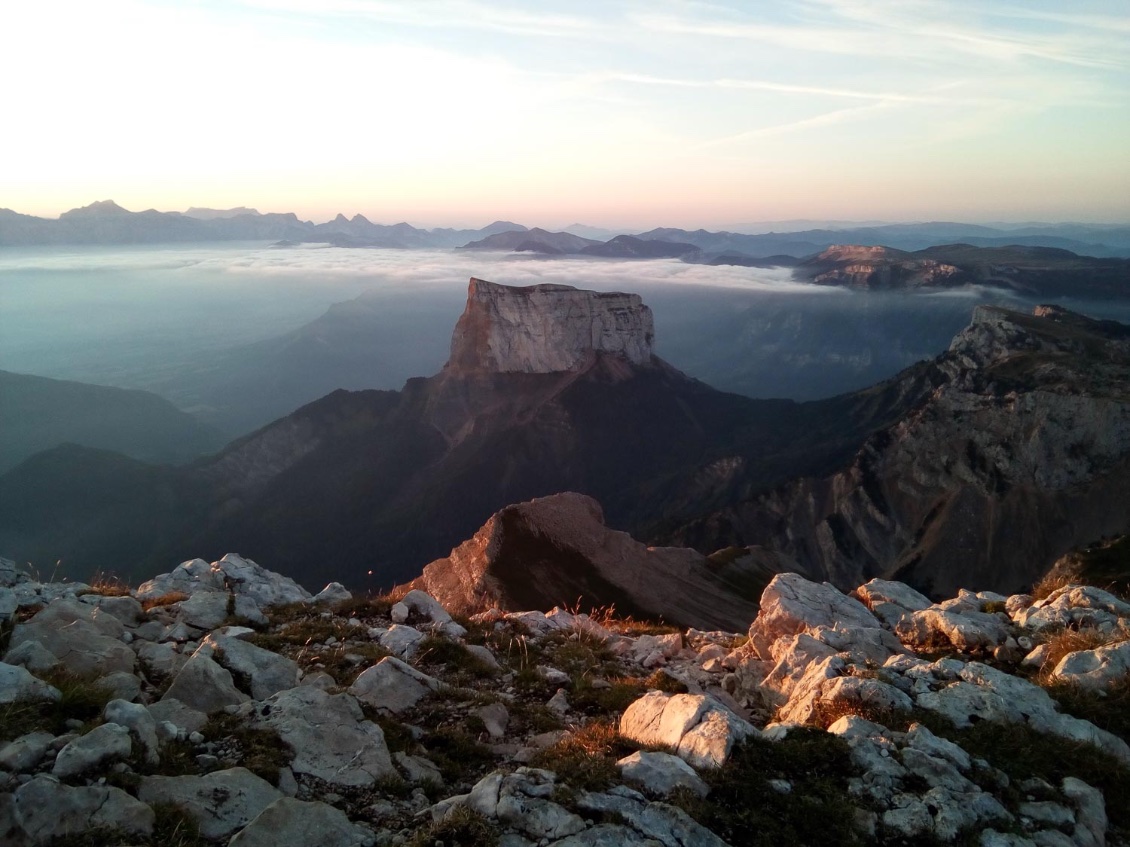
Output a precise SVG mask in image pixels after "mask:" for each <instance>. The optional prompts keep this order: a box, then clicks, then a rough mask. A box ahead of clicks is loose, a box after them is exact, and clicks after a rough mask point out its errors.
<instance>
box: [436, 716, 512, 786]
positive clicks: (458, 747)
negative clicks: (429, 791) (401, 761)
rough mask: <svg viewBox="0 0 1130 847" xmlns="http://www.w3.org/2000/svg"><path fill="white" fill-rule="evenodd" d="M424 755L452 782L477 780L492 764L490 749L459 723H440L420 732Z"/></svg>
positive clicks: (445, 778)
mask: <svg viewBox="0 0 1130 847" xmlns="http://www.w3.org/2000/svg"><path fill="white" fill-rule="evenodd" d="M423 743H424V746H425V747H426V748H427V751H428V752H427V757H428V758H429V759H431V761H432V762H434V763H435V765H436V767H438V768H439V772H440V774H442V775H443V778H444V780H445V781H446V782H447V783H448V784H449V785H452V786H455V785H459V784H460V783H469V782H474V781H476V780H478V778H479V777H481V776H482V775H483V774H484V773H486V771H487V770H489V769H490V767H491V766H492V765H493V764H494V757H493V756H492V755H491V752H490V750H488V749H487V748H486V747H484V746H483V745H482V744H480V743H479V742H478V741H477V740H476V739H475V737H474V736H472V735H469V734H468V733H466V732H464V731H463V730H462V729H460V728H459V727H453V726H441V727H438V728H437V729H434V730H432V731H431V732H429V733H428V734H427V735H425V736H424V741H423Z"/></svg>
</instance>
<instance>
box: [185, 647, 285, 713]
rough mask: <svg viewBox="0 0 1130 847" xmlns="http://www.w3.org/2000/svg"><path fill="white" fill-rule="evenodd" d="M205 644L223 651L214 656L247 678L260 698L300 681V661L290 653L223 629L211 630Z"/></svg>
mask: <svg viewBox="0 0 1130 847" xmlns="http://www.w3.org/2000/svg"><path fill="white" fill-rule="evenodd" d="M205 645H206V646H208V647H210V648H212V649H213V650H217V651H219V655H218V656H217V657H214V658H215V659H216V660H217V661H218V662H219V664H220V665H222V666H223V667H224V668H227V669H228V670H229V671H231V672H232V674H233V675H234V677H235V678H236V679H239V680H243V681H246V685H247V693H248V694H250V695H251V696H252V697H253V698H254V699H256V700H266V699H267V698H268V697H270V696H271V695H272V694H277V693H278V692H280V691H285V690H286V689H288V688H294V686H296V685H298V664H297V663H296V662H294V661H293V660H291V659H288V658H286V656H280V655H279V654H278V653H273V652H271V651H270V650H264V649H263V648H262V647H257V646H256V645H254V644H252V643H250V642H248V641H244V640H243V639H241V638H238V637H231V636H227V635H222V634H220V633H219V632H213V633H211V634H209V635H208V636H207V637H206V638H205V639H204V641H202V642H201V646H202V647H203V646H205Z"/></svg>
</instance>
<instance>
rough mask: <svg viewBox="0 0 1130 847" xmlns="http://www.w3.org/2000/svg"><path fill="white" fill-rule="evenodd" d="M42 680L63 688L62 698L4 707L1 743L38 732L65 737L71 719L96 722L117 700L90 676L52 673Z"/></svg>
mask: <svg viewBox="0 0 1130 847" xmlns="http://www.w3.org/2000/svg"><path fill="white" fill-rule="evenodd" d="M40 679H42V680H43V681H44V682H47V683H50V684H51V685H53V686H55V687H56V688H57V689H59V692H60V693H61V694H62V697H61V698H60V699H59V701H58V702H55V703H49V702H43V701H39V700H35V701H27V700H21V701H16V702H15V703H5V704H3V705H0V741H12V740H13V739H16V738H19V737H20V736H21V735H26V734H27V733H29V732H36V731H37V730H44V731H46V732H51V733H54V734H55V735H61V734H63V733H64V732H66V731H67V726H66V722H67V721H68V720H80V721H82V722H84V723H86V722H88V721H93V720H96V719H98V718H99V717H101V715H102V710H103V709H105V708H106V704H107V703H109V702H110V701H111V700H113V699H114V692H113V691H111V690H110V689H108V688H104V687H102V686H100V685H98V684H97V683H96V682H95V681H94V680H93V679H91V678H89V677H80V676H75V675H74V674H70V673H65V672H62V671H48V672H46V673H43V674H41V675H40Z"/></svg>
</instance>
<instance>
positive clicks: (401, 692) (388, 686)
mask: <svg viewBox="0 0 1130 847" xmlns="http://www.w3.org/2000/svg"><path fill="white" fill-rule="evenodd" d="M442 685H443V683H441V682H440V681H439V680H438V679H435V678H434V677H431V676H428V675H427V674H426V673H423V672H422V671H418V670H416V669H415V668H414V667H412V666H411V665H408V664H405V663H404V662H402V661H400V660H399V659H396V658H393V657H391V656H387V657H385V658H383V659H381V660H380V661H379V662H377V663H376V664H375V665H373V666H372V667H371V668H368V669H366V670H365V671H364V672H362V673H361V675H360V676H358V677H357V679H356V680H354V682H353V684H352V685H351V686H349V693H350V694H352V695H354V696H355V697H357V698H358V699H359V700H362V701H364V702H365V703H368V704H369V705H370V706H373V707H374V708H376V709H380V710H381V711H384V712H390V713H392V714H394V715H395V714H399V713H400V712H403V711H405V710H406V709H410V708H412V707H413V706H415V705H416V704H417V703H418V702H420V700H422V699H423V698H424V697H426V696H427V695H428V694H430V693H431V692H433V691H437V690H439V688H440V687H442Z"/></svg>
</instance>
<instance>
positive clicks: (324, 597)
mask: <svg viewBox="0 0 1130 847" xmlns="http://www.w3.org/2000/svg"><path fill="white" fill-rule="evenodd" d="M352 599H353V595H352V594H350V593H349V590H348V589H347V588H346V587H345V586H344V585H342V584H341V583H340V582H331V583H330V584H329V585H327V586H326V587H325V588H323V589H322V590H321V591H319V592H318V593H317V594H315V595H314V602H315V603H344V602H345V601H346V600H352Z"/></svg>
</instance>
